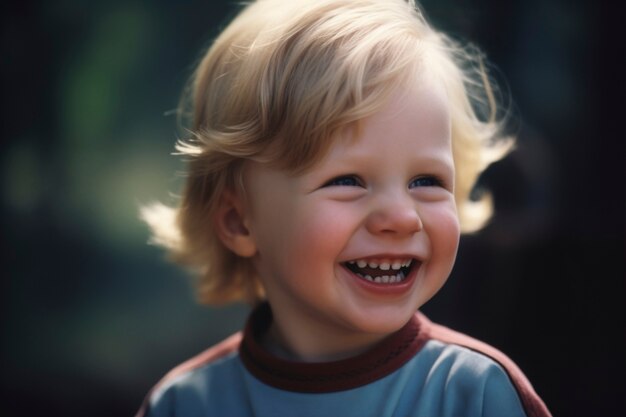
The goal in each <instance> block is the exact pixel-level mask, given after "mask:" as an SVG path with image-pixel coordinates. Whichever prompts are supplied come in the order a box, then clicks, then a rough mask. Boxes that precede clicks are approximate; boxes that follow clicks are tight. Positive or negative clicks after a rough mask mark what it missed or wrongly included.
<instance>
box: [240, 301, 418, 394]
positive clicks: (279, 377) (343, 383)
mask: <svg viewBox="0 0 626 417" xmlns="http://www.w3.org/2000/svg"><path fill="white" fill-rule="evenodd" d="M418 317H419V316H418V315H414V316H413V317H412V318H411V320H409V322H408V323H407V324H406V325H405V326H404V327H402V328H401V329H400V330H398V331H397V332H396V333H394V334H392V335H390V336H388V337H387V338H386V339H384V340H383V341H382V342H381V343H379V344H378V345H376V346H375V347H374V348H372V349H371V350H369V351H367V352H364V353H362V354H360V355H357V356H355V357H352V358H348V359H343V360H338V361H332V362H318V363H310V362H297V361H291V360H287V359H282V358H279V357H277V356H275V355H274V354H272V353H270V352H268V351H267V350H266V349H265V348H264V347H263V346H262V345H261V344H260V342H259V341H260V340H261V336H262V335H263V334H265V332H267V331H268V329H269V326H270V324H271V323H272V311H271V309H270V306H269V304H267V303H263V304H261V305H260V306H258V307H257V308H256V309H255V310H254V311H253V312H252V314H251V315H250V318H249V319H248V322H247V324H246V328H245V331H244V337H243V341H242V343H241V345H240V347H239V352H240V357H241V360H242V362H243V363H244V365H245V367H246V368H247V369H248V371H250V373H252V374H253V375H254V376H255V377H257V378H258V379H260V380H261V381H263V382H264V383H266V384H268V385H271V386H273V387H276V388H280V389H283V390H287V391H297V392H309V393H323V392H333V391H343V390H347V389H351V388H356V387H359V386H361V385H365V384H369V383H370V382H373V381H376V380H378V379H380V378H383V377H385V376H387V375H389V374H390V373H392V372H394V371H395V370H397V369H398V368H400V367H401V366H402V365H404V364H405V363H406V362H408V361H409V360H410V359H411V358H412V357H413V356H414V355H415V354H416V353H417V352H418V351H419V350H420V349H421V348H422V346H423V345H424V343H425V342H426V339H425V338H424V337H418V336H419V335H420V326H421V322H420V319H419V318H418Z"/></svg>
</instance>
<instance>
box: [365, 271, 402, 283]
mask: <svg viewBox="0 0 626 417" xmlns="http://www.w3.org/2000/svg"><path fill="white" fill-rule="evenodd" d="M357 275H358V276H359V277H361V278H363V279H364V280H366V281H370V282H375V283H377V284H394V283H396V282H402V281H404V279H405V278H406V277H405V276H404V273H403V272H400V273H398V275H383V276H379V277H375V278H373V277H372V276H370V275H361V274H357Z"/></svg>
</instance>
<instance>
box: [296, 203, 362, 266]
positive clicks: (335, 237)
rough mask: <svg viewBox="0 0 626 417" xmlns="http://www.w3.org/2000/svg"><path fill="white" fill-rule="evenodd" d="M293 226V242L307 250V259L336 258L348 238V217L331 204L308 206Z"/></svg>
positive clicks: (343, 211) (344, 212)
mask: <svg viewBox="0 0 626 417" xmlns="http://www.w3.org/2000/svg"><path fill="white" fill-rule="evenodd" d="M299 213H300V215H299V216H298V219H297V221H296V222H295V224H294V229H295V230H293V233H294V235H293V239H292V240H293V241H294V242H296V241H297V242H298V246H300V247H302V246H305V247H307V248H308V250H307V252H308V253H309V256H308V258H319V257H321V256H327V257H336V256H337V255H338V254H339V252H340V251H341V249H342V248H343V247H344V246H345V245H346V243H347V241H348V238H349V235H350V233H349V230H348V229H349V227H350V225H349V220H350V216H349V215H348V213H347V211H346V210H338V209H337V208H335V207H333V205H332V204H328V205H324V204H317V205H313V204H312V205H310V207H307V208H306V209H303V210H301V211H300V212H299Z"/></svg>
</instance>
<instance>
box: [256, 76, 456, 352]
mask: <svg viewBox="0 0 626 417" xmlns="http://www.w3.org/2000/svg"><path fill="white" fill-rule="evenodd" d="M429 84H433V83H416V84H415V85H414V86H412V87H411V88H408V89H404V90H403V91H399V92H397V93H396V94H394V95H393V96H392V99H391V101H390V102H389V103H388V104H387V105H386V106H385V107H383V109H382V110H381V111H380V112H379V113H377V114H375V115H373V116H372V117H370V118H368V119H365V123H364V125H363V128H364V129H363V131H362V135H361V136H360V137H358V138H356V139H355V140H338V141H337V142H336V143H335V144H334V145H333V146H332V147H331V150H330V152H329V154H328V155H327V156H326V157H325V158H324V159H323V160H322V161H321V162H320V163H319V164H317V165H316V166H314V167H313V169H312V170H310V171H307V172H306V173H305V174H303V175H299V176H292V175H289V174H288V173H285V172H283V171H280V170H275V169H271V168H268V167H266V166H262V165H260V164H251V165H249V166H248V167H247V169H246V171H245V174H244V178H245V185H246V192H247V197H248V200H247V201H248V203H247V204H248V214H249V223H248V228H249V231H250V234H251V238H252V239H253V240H254V243H255V245H256V250H257V253H256V255H255V256H254V258H253V261H254V263H255V266H256V268H257V271H258V273H259V276H260V278H261V280H262V282H263V284H264V286H265V288H266V291H267V295H268V299H269V302H270V304H271V305H272V309H273V311H274V317H275V325H276V326H277V327H278V328H277V329H276V330H278V332H279V333H282V334H283V339H287V340H290V341H291V344H292V346H290V347H291V348H292V349H295V350H298V347H297V346H299V345H300V346H307V348H306V349H309V347H311V348H313V346H314V345H316V344H321V346H320V349H319V350H320V352H315V348H313V350H310V349H309V350H310V351H308V352H306V354H308V355H309V356H315V355H316V354H319V355H330V356H331V357H332V354H333V352H332V348H330V350H329V349H326V350H325V347H324V343H325V342H326V341H328V343H329V344H330V345H332V344H333V343H334V342H333V341H339V342H337V344H339V345H340V344H341V343H344V342H345V344H347V345H350V343H352V342H353V341H354V342H355V346H354V347H355V348H356V347H358V346H357V345H358V343H359V342H357V341H358V340H362V341H366V340H370V342H371V343H373V341H375V340H378V339H380V338H382V337H384V336H386V335H388V334H389V333H391V332H394V331H396V330H398V329H399V328H401V327H402V326H403V325H404V324H405V323H406V322H407V321H408V320H409V319H410V317H411V316H412V315H413V314H414V313H415V311H416V310H417V308H419V307H420V306H421V305H422V304H424V303H425V302H426V301H427V300H428V299H430V298H431V297H432V296H433V295H434V294H435V293H436V292H437V291H438V290H439V289H440V288H441V286H442V285H443V284H444V282H445V281H446V279H447V277H448V275H449V273H450V271H451V269H452V266H453V263H454V259H455V256H456V251H457V246H458V239H459V224H458V219H457V214H456V207H455V202H454V194H453V182H454V163H453V158H452V151H451V139H450V115H449V112H448V104H447V98H446V95H445V93H444V92H443V90H442V89H440V88H437V85H436V84H433V85H429ZM406 93H408V94H406ZM409 263H410V264H409ZM365 264H367V265H365ZM407 264H408V266H407ZM368 276H369V277H368ZM292 339H293V340H292ZM328 343H327V345H328Z"/></svg>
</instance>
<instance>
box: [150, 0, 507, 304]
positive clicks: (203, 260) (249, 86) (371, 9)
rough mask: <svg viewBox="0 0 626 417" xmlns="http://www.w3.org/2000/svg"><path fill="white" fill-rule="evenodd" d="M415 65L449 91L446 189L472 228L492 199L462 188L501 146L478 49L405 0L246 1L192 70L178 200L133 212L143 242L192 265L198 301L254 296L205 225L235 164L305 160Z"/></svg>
mask: <svg viewBox="0 0 626 417" xmlns="http://www.w3.org/2000/svg"><path fill="white" fill-rule="evenodd" d="M425 68H428V69H429V71H430V72H431V73H434V74H436V76H438V77H439V78H440V79H441V80H442V81H443V82H444V85H445V87H446V88H447V91H448V94H449V97H450V102H451V106H452V137H453V155H454V159H455V165H456V178H455V182H456V185H455V199H456V203H457V207H458V212H459V218H460V222H461V227H462V230H463V231H464V232H468V231H473V230H476V229H477V228H479V227H480V226H482V225H483V224H484V222H485V221H486V220H487V219H488V218H489V217H490V215H491V204H490V199H489V198H488V196H487V197H485V198H483V199H482V200H480V201H472V200H471V199H470V192H471V190H472V188H473V187H474V184H475V182H476V180H477V178H478V176H479V174H480V173H481V172H482V171H483V170H484V168H485V167H486V166H487V165H489V164H490V163H491V162H493V161H495V160H497V159H499V158H500V157H502V156H503V155H504V154H505V153H506V151H507V149H508V148H509V147H510V146H509V145H510V142H509V141H495V140H494V139H497V138H498V136H499V134H500V128H501V123H500V122H499V121H498V120H497V118H496V115H497V109H498V108H497V106H496V103H495V99H494V92H493V87H492V83H491V82H490V80H489V77H488V75H487V73H486V71H485V68H484V66H483V64H482V57H481V56H480V55H479V54H476V53H475V52H472V51H471V50H468V49H467V48H462V47H461V46H460V45H459V44H457V43H456V42H454V41H452V40H451V39H450V38H448V37H446V36H445V35H444V34H442V33H440V32H437V31H436V30H434V29H433V28H431V27H430V26H429V25H428V23H427V22H426V20H425V19H424V17H423V15H422V14H421V12H420V11H419V9H418V8H417V7H416V5H415V3H414V1H413V0H408V1H407V0H257V1H256V2H253V3H251V4H249V5H247V6H246V7H245V8H244V9H243V10H242V11H241V12H240V14H239V15H238V16H236V17H235V19H234V20H233V21H232V22H231V23H230V24H229V25H228V26H227V27H226V28H225V30H224V31H223V32H222V33H221V34H220V35H219V37H218V38H217V39H216V40H215V41H214V43H213V45H212V46H211V47H210V48H209V50H208V51H207V53H206V54H205V55H204V58H203V59H202V61H201V62H200V64H199V65H198V67H197V69H196V71H195V73H194V75H193V77H192V80H191V81H192V84H191V104H192V108H193V111H192V113H193V125H192V128H191V132H192V135H191V138H189V139H188V140H186V141H180V142H179V143H178V144H177V149H178V151H179V152H180V153H181V154H183V155H186V156H187V157H188V158H189V161H188V177H187V182H186V186H185V189H184V192H183V194H182V199H181V201H180V204H179V206H178V207H177V208H170V207H166V206H164V205H161V204H155V205H152V206H148V207H145V208H144V209H143V210H142V217H143V218H144V220H145V221H146V222H147V223H148V224H149V225H150V226H151V228H152V231H153V238H152V240H153V242H155V243H157V244H160V245H162V246H164V247H166V248H167V249H168V250H169V252H170V254H171V256H172V258H173V260H175V261H177V262H179V263H181V264H183V265H185V266H187V267H190V268H191V269H192V270H193V271H194V272H195V273H196V274H197V276H198V287H197V289H198V292H197V294H198V298H199V300H200V301H201V302H204V303H224V302H230V301H237V300H247V301H250V302H253V301H256V300H259V299H261V298H262V297H263V288H262V286H261V284H260V282H259V280H258V277H257V275H256V272H255V271H254V269H253V267H252V264H251V261H250V260H249V259H245V258H240V257H238V256H237V255H235V254H234V253H232V252H231V251H229V250H228V249H227V248H226V247H225V246H224V245H223V244H222V242H221V241H220V239H219V238H218V236H217V234H216V233H215V231H214V227H213V217H214V214H215V210H216V208H217V204H218V202H219V199H220V197H221V195H222V193H223V192H224V191H225V190H227V189H237V187H239V184H240V180H241V178H240V176H241V168H242V163H243V162H244V161H246V160H255V161H259V162H262V163H267V164H271V165H272V166H275V167H278V168H280V169H285V170H288V171H291V172H300V171H303V170H306V169H307V168H309V167H311V166H312V165H314V164H315V162H316V161H318V160H319V159H321V158H322V157H323V156H324V154H325V152H326V151H327V150H328V148H329V147H330V145H331V144H332V141H333V139H334V138H335V137H336V136H337V134H338V133H339V131H340V130H341V129H344V128H346V127H349V126H355V125H356V126H357V128H358V123H359V121H360V120H362V119H364V118H366V117H367V116H369V115H372V114H373V113H375V112H376V111H377V110H378V109H379V108H381V107H382V105H384V103H385V100H386V98H387V96H388V95H389V94H390V93H391V92H392V91H393V90H394V89H395V88H397V87H399V86H401V85H403V83H406V82H407V81H408V80H409V78H410V77H415V74H416V71H420V70H422V69H425ZM481 109H483V110H481ZM484 109H486V112H485V110H484ZM483 113H486V114H487V117H484V116H483ZM479 115H481V117H479Z"/></svg>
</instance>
